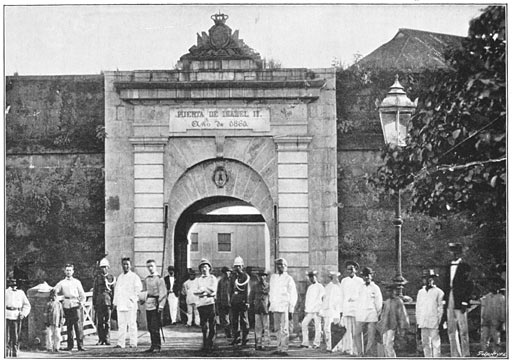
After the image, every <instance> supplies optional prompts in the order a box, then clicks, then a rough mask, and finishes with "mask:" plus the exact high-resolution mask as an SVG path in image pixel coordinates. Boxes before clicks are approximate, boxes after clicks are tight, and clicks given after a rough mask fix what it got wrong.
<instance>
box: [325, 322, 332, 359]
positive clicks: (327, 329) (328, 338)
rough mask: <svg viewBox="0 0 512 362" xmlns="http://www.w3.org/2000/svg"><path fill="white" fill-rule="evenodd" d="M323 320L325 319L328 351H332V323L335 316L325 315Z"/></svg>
mask: <svg viewBox="0 0 512 362" xmlns="http://www.w3.org/2000/svg"><path fill="white" fill-rule="evenodd" d="M323 320H324V338H325V345H326V346H327V350H328V351H332V339H331V324H332V321H333V318H331V317H323Z"/></svg>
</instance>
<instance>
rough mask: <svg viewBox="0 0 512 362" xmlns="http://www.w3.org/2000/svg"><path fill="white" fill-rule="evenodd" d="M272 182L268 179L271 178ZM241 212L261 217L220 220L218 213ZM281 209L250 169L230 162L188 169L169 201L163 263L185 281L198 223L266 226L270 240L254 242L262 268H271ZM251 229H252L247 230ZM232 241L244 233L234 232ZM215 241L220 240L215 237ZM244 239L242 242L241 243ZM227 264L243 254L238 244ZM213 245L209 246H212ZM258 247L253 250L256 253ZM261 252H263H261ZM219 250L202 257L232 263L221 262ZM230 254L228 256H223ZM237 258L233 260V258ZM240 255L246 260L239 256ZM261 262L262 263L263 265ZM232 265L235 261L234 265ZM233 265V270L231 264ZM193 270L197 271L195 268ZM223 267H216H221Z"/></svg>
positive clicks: (228, 216)
mask: <svg viewBox="0 0 512 362" xmlns="http://www.w3.org/2000/svg"><path fill="white" fill-rule="evenodd" d="M220 168H221V169H223V170H224V173H223V175H222V177H223V179H222V180H221V181H222V182H219V180H218V179H216V178H215V176H216V170H218V169H220ZM267 179H268V178H267ZM241 206H245V207H248V206H251V207H254V208H255V209H256V210H257V211H258V213H250V214H243V213H237V212H231V213H228V214H218V213H215V212H214V211H215V210H219V209H222V208H226V207H229V208H235V209H236V207H241ZM276 209H277V206H276V205H275V202H274V198H273V197H272V195H271V192H270V189H269V188H268V187H267V184H266V183H265V181H264V180H263V178H262V177H261V176H260V175H259V173H258V172H256V171H255V170H253V169H252V168H251V167H249V166H248V165H246V164H244V163H242V162H240V161H237V160H232V159H210V160H206V161H203V162H200V163H198V164H196V165H194V166H193V167H191V168H189V169H188V170H187V171H186V172H185V173H184V174H183V175H181V177H180V178H179V179H178V180H177V182H176V183H175V184H174V186H173V188H172V191H171V193H170V199H169V215H168V228H167V231H166V237H167V240H168V241H167V242H166V245H167V247H168V248H167V250H166V251H165V258H166V260H167V263H164V265H167V264H169V263H172V264H174V265H175V268H176V270H177V273H178V274H179V275H180V276H181V277H184V276H186V274H187V267H188V266H189V265H188V261H189V260H190V257H189V255H188V250H189V248H188V241H189V240H188V233H189V231H190V229H191V227H192V226H193V225H194V224H195V223H203V224H220V223H222V224H229V225H231V226H235V225H241V224H244V225H256V224H260V225H262V224H263V225H264V228H265V232H266V235H267V237H266V240H261V238H256V239H258V240H260V241H259V242H256V244H257V247H258V254H261V255H263V260H264V265H255V266H260V267H268V266H269V265H270V260H272V258H273V257H274V256H275V255H276V249H277V241H276V240H277V237H276V234H275V230H276V226H275V220H276V217H275V213H276ZM247 228H249V226H247ZM231 230H232V231H231V233H232V236H235V234H236V232H240V227H238V231H236V230H234V229H233V228H231ZM211 237H213V238H215V239H216V238H217V234H215V235H212V236H211ZM239 239H242V238H239ZM232 243H233V248H231V249H230V251H229V253H230V255H229V259H231V257H233V258H234V256H236V255H234V254H235V253H237V252H238V250H240V249H239V248H240V246H241V244H240V243H237V240H234V239H233V240H232ZM213 244H214V243H212V242H211V239H210V245H213ZM253 246H254V245H251V247H253ZM262 249H263V250H262ZM217 252H219V250H218V249H216V250H210V251H208V253H207V254H205V255H204V256H206V257H212V256H213V258H214V259H216V260H219V262H220V260H226V258H227V257H228V256H227V255H226V254H224V257H226V258H224V259H223V258H222V257H217V256H218V255H216V253H217ZM221 253H227V251H221ZM231 254H233V255H234V256H233V255H231ZM240 254H243V253H242V252H240ZM260 260H261V259H260ZM231 262H232V260H231ZM228 265H229V264H228ZM191 266H192V267H195V266H194V265H191ZM221 266H222V265H214V267H219V268H220V267H221Z"/></svg>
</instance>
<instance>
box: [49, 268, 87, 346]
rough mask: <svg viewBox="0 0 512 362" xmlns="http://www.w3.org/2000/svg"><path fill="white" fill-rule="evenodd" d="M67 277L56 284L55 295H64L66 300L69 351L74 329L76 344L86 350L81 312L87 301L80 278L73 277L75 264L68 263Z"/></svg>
mask: <svg viewBox="0 0 512 362" xmlns="http://www.w3.org/2000/svg"><path fill="white" fill-rule="evenodd" d="M64 272H65V274H66V278H65V279H62V280H61V281H60V282H58V283H57V285H56V286H55V288H54V289H55V295H63V296H64V300H63V302H62V307H63V308H64V316H65V318H66V329H67V335H68V337H67V343H68V348H66V350H67V351H71V350H72V349H73V339H74V336H73V329H74V330H75V334H76V344H77V347H78V350H79V351H85V349H84V346H83V338H84V332H83V325H82V319H81V318H80V313H83V312H82V305H83V303H84V302H85V292H84V288H83V287H82V283H81V282H80V280H78V279H75V278H73V273H74V272H75V267H74V265H73V264H66V268H65V269H64Z"/></svg>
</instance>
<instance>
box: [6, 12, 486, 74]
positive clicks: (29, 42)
mask: <svg viewBox="0 0 512 362" xmlns="http://www.w3.org/2000/svg"><path fill="white" fill-rule="evenodd" d="M484 7H485V5H479V4H467V5H462V4H455V3H454V4H444V5H442V4H432V3H430V4H425V3H423V4H421V3H416V4H414V5H411V4H397V3H395V4H388V5H375V4H373V5H372V4H366V5H360V4H357V5H356V4H323V5H316V4H292V5H277V4H266V5H263V4H257V5H256V4H252V5H249V4H238V5H236V4H235V5H226V4H202V5H200V4H193V5H183V4H181V5H178V4H174V5H173V4H167V5H59V6H43V5H38V6H17V5H12V6H6V7H5V8H4V39H5V40H4V59H5V62H4V71H5V75H12V74H14V72H17V73H18V74H19V75H57V74H99V73H100V72H101V71H106V70H136V69H139V70H140V69H172V68H173V67H174V65H175V64H176V62H177V61H178V60H179V58H180V56H182V55H183V54H186V53H187V52H188V49H189V48H190V47H191V46H192V45H195V44H196V38H197V36H196V34H197V33H201V32H202V31H205V32H208V29H209V28H210V27H211V26H212V25H213V21H212V20H211V19H210V16H211V15H212V14H214V13H218V12H219V11H220V12H222V13H224V14H227V15H228V16H229V19H228V21H227V23H226V24H227V25H228V26H229V27H230V28H231V29H232V30H233V31H235V30H237V29H239V33H240V38H241V39H243V40H244V41H245V43H246V44H247V45H248V46H250V47H251V48H253V49H255V50H256V51H257V52H259V53H260V54H261V56H262V57H263V58H266V59H274V60H276V61H278V62H280V63H281V65H282V66H283V67H286V68H296V67H307V68H324V67H330V66H331V64H332V62H333V60H334V59H336V60H337V61H338V62H339V63H341V64H343V65H345V66H346V65H350V64H352V63H353V60H354V56H355V54H361V55H363V56H364V55H368V54H369V53H371V52H372V51H373V50H375V49H376V48H378V47H379V46H381V45H383V44H385V43H386V42H388V41H390V40H391V39H392V38H393V36H394V35H395V34H396V33H397V31H398V29H399V28H411V29H417V30H426V31H432V32H438V33H447V34H453V35H460V36H466V35H467V30H468V26H469V25H468V24H469V21H470V20H471V19H472V18H474V17H476V16H478V15H479V14H480V10H481V9H483V8H484Z"/></svg>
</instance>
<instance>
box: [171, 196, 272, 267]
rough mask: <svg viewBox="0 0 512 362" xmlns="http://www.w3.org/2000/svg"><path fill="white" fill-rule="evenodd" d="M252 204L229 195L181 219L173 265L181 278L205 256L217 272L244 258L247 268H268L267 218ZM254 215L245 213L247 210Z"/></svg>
mask: <svg viewBox="0 0 512 362" xmlns="http://www.w3.org/2000/svg"><path fill="white" fill-rule="evenodd" d="M251 206H252V205H250V204H249V203H247V202H245V201H242V200H240V199H236V198H233V197H227V196H214V197H208V198H205V199H202V200H199V201H197V202H196V203H194V204H193V205H191V206H190V207H189V208H188V209H187V210H185V212H184V213H183V214H182V215H181V216H180V218H179V219H178V222H177V223H176V226H175V231H174V235H175V238H174V265H175V266H176V267H177V269H178V271H179V272H180V274H181V275H185V274H183V273H186V269H187V267H191V268H194V269H195V268H196V266H197V263H198V261H199V260H200V259H201V258H203V257H206V258H208V259H209V260H210V262H211V263H212V265H213V267H214V268H215V269H220V268H221V267H222V266H224V265H227V266H230V265H231V263H232V262H233V260H234V258H235V257H236V256H241V257H242V258H243V259H244V261H245V265H246V266H251V267H259V268H269V266H270V259H271V256H270V254H271V245H270V244H271V240H270V235H269V232H268V227H267V225H266V222H265V219H264V218H263V216H262V215H261V213H259V212H258V211H257V210H256V209H254V208H253V207H251ZM247 209H248V210H254V211H255V212H250V213H248V212H246V210H247Z"/></svg>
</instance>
